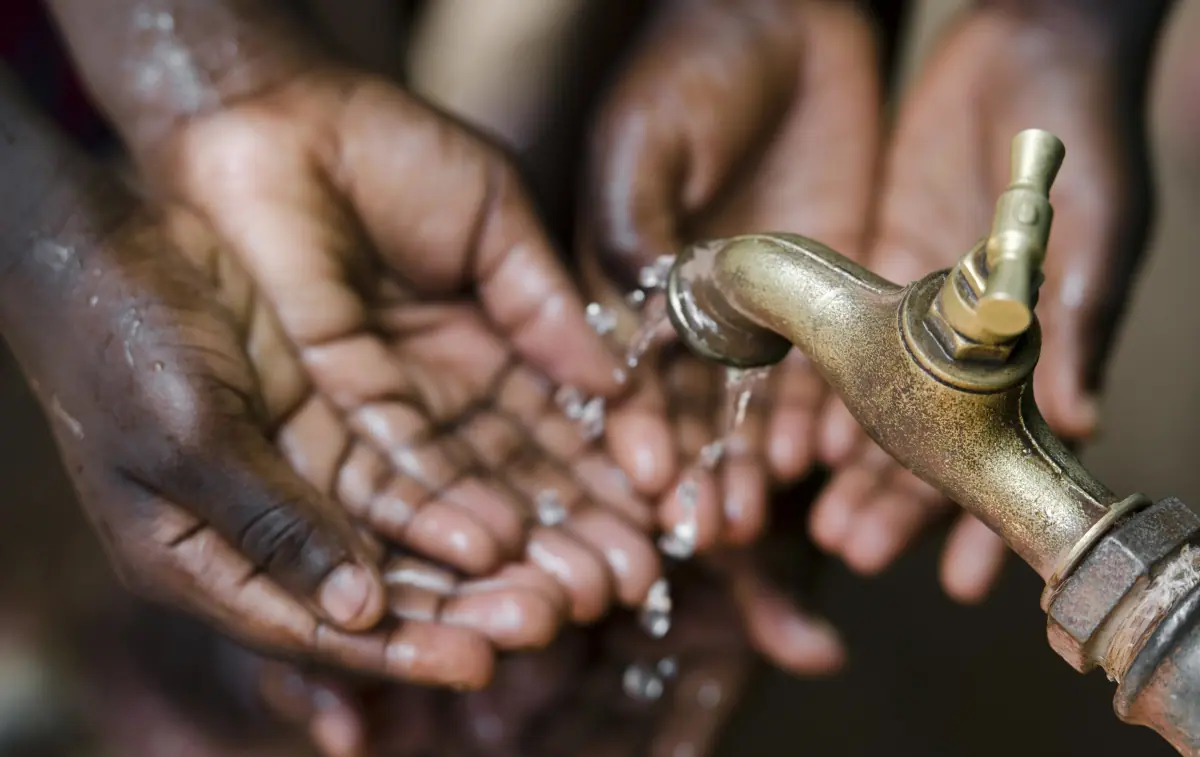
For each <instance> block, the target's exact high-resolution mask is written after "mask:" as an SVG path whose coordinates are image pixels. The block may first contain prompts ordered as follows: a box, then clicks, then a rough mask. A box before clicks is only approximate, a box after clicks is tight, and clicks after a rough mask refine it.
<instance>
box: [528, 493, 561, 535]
mask: <svg viewBox="0 0 1200 757" xmlns="http://www.w3.org/2000/svg"><path fill="white" fill-rule="evenodd" d="M533 501H534V507H535V509H536V510H537V519H538V523H541V524H542V525H543V526H546V527H548V528H549V527H553V526H557V525H558V524H560V523H562V522H563V521H564V520H566V519H567V508H566V507H565V506H563V503H562V499H561V498H560V497H559V496H558V492H557V491H555V490H554V489H543V490H542V491H540V492H538V493H537V496H536V497H534V500H533Z"/></svg>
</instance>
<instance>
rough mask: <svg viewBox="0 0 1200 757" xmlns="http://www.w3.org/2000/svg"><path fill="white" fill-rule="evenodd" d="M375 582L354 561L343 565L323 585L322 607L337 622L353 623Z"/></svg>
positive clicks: (320, 595)
mask: <svg viewBox="0 0 1200 757" xmlns="http://www.w3.org/2000/svg"><path fill="white" fill-rule="evenodd" d="M373 583H374V582H373V581H372V580H371V574H370V573H369V572H367V571H366V570H365V569H364V568H362V567H360V566H358V565H355V564H353V563H346V564H345V565H341V566H339V567H338V568H337V569H335V570H334V571H333V573H331V574H330V575H329V577H328V578H326V579H325V583H324V584H322V585H321V591H320V594H319V597H320V603H321V608H322V609H323V610H324V611H325V613H326V614H327V615H329V618H330V620H332V621H334V622H335V623H338V624H340V625H347V624H349V623H353V622H354V621H355V620H358V618H359V616H360V615H362V613H363V609H364V608H365V607H366V605H367V601H368V599H369V598H370V596H371V590H372V584H373Z"/></svg>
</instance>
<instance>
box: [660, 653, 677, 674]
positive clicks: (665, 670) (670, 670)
mask: <svg viewBox="0 0 1200 757" xmlns="http://www.w3.org/2000/svg"><path fill="white" fill-rule="evenodd" d="M656 667H657V668H658V674H659V675H660V676H662V677H663V678H674V677H675V674H676V673H678V672H679V663H678V662H676V661H675V658H674V657H664V658H662V659H661V660H659V661H658V665H657V666H656Z"/></svg>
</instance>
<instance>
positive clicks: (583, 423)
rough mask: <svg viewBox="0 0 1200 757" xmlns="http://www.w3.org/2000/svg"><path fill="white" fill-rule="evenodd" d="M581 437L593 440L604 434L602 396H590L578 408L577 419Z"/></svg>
mask: <svg viewBox="0 0 1200 757" xmlns="http://www.w3.org/2000/svg"><path fill="white" fill-rule="evenodd" d="M577 420H578V421H579V425H580V431H582V433H583V438H584V439H586V440H587V441H589V442H594V441H596V440H597V439H599V438H601V437H602V436H604V398H603V397H592V398H591V399H590V400H588V401H587V402H586V403H585V404H584V406H583V408H582V409H581V410H580V413H579V418H578V419H577Z"/></svg>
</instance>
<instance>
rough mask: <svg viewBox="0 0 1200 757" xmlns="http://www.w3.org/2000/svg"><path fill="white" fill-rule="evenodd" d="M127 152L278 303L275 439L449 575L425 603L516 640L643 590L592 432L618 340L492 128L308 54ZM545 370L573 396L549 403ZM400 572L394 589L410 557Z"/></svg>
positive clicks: (635, 597) (637, 509)
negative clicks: (141, 154) (604, 329)
mask: <svg viewBox="0 0 1200 757" xmlns="http://www.w3.org/2000/svg"><path fill="white" fill-rule="evenodd" d="M146 162H147V167H148V168H149V169H150V175H151V176H152V178H153V179H154V181H155V187H156V189H157V191H159V192H160V193H163V194H165V195H166V196H168V197H170V198H171V199H172V201H175V202H179V203H182V204H184V205H186V206H187V207H189V208H191V209H193V210H194V211H195V212H196V213H198V214H199V215H200V216H201V217H202V218H204V219H205V220H206V222H207V223H209V224H210V225H211V226H212V227H213V228H214V229H215V230H216V233H217V234H218V236H219V238H220V240H221V242H222V243H223V244H224V245H226V246H227V247H228V248H229V249H230V250H231V251H232V255H233V258H234V259H236V260H237V261H238V262H239V263H240V264H241V265H243V266H244V267H245V268H246V270H247V271H248V273H249V284H250V285H251V288H250V289H249V290H248V291H247V292H245V293H244V297H245V299H246V300H247V301H248V302H250V303H253V304H255V305H258V306H261V308H262V309H263V310H268V311H270V312H273V313H275V314H276V315H277V318H278V322H279V325H280V329H281V333H282V339H280V340H279V341H278V342H277V343H272V344H270V345H260V346H258V347H255V343H254V342H253V339H252V347H251V349H252V351H253V350H254V349H259V350H261V351H262V352H263V353H264V354H263V359H264V360H271V359H273V358H275V357H277V356H278V357H280V358H281V360H280V362H279V363H278V365H276V364H274V363H273V364H272V366H271V368H270V370H269V371H267V372H265V373H264V376H265V379H264V380H266V381H268V382H269V383H270V385H271V388H272V389H273V390H274V391H273V393H272V397H273V398H274V399H273V403H272V405H271V406H270V408H269V411H270V412H269V416H270V418H271V421H272V428H273V429H274V430H275V431H276V438H277V439H278V442H279V444H280V446H281V448H282V449H283V451H284V453H285V455H286V456H287V458H288V459H289V461H290V462H291V463H292V464H293V466H295V468H296V469H297V470H298V471H299V472H300V473H301V474H302V475H303V476H304V477H305V478H306V479H307V480H308V481H309V482H310V484H311V485H313V486H314V487H315V488H316V489H317V490H319V491H321V492H323V493H324V494H326V495H327V496H329V497H331V498H333V499H336V500H337V501H339V502H341V503H342V504H343V505H344V507H345V508H346V509H347V511H348V512H349V513H350V514H351V515H352V516H353V517H354V518H355V519H356V520H357V521H359V522H361V523H362V524H363V525H364V526H365V527H366V528H367V529H369V530H370V531H371V532H372V533H374V534H376V535H378V536H380V537H382V538H383V539H384V540H385V541H387V542H390V543H392V544H395V545H397V546H398V547H401V548H402V550H401V551H406V552H408V553H413V559H414V560H420V561H422V565H431V566H432V565H441V566H445V567H446V568H449V569H451V571H452V572H454V573H455V574H454V575H451V573H447V572H446V571H444V570H443V569H442V568H437V569H436V570H438V571H441V572H442V573H445V576H443V577H442V578H439V579H438V582H437V585H438V586H441V585H442V584H443V583H445V581H449V582H450V585H451V588H452V589H453V593H454V594H455V596H458V597H460V599H457V600H455V601H452V602H448V603H446V602H442V601H440V600H439V601H435V602H430V603H427V605H422V607H424V609H423V610H422V611H423V612H426V613H429V614H430V615H429V619H436V620H438V621H439V622H444V623H452V624H460V625H466V626H468V627H471V628H475V629H478V630H480V631H481V632H483V633H485V634H486V635H487V636H488V638H489V639H490V640H491V641H492V642H493V643H495V644H497V645H498V646H500V647H502V648H513V647H516V646H529V645H536V644H541V643H545V642H546V641H547V640H548V639H549V638H550V637H551V636H552V635H553V633H554V631H555V630H556V629H557V626H558V623H559V622H560V620H561V619H563V618H568V617H569V618H570V619H572V620H573V621H575V622H587V621H591V620H595V619H596V618H598V617H600V615H601V614H602V613H603V612H604V611H605V610H606V608H607V607H608V606H609V605H610V604H611V603H613V602H614V601H616V602H620V603H623V604H626V605H636V604H638V603H640V602H641V601H642V600H643V598H644V597H645V595H646V592H647V590H648V589H649V587H650V585H651V584H652V583H653V582H654V580H655V579H656V578H657V577H658V575H659V571H660V566H659V560H658V555H657V553H656V552H655V550H654V548H653V543H652V541H651V539H650V537H649V532H650V531H651V528H652V526H653V510H652V509H651V507H650V506H649V504H648V503H647V502H646V501H645V500H644V498H642V497H640V496H639V495H637V494H636V493H634V492H633V491H632V490H631V489H630V487H628V485H627V482H626V479H625V478H624V476H623V474H622V473H621V472H620V470H619V468H618V467H617V466H616V465H615V463H614V462H613V461H612V458H611V457H610V456H609V455H608V454H607V453H606V452H605V450H604V448H603V444H602V443H603V442H604V441H605V439H604V437H605V436H606V432H605V429H604V425H603V417H604V416H603V413H602V412H601V411H602V406H601V405H600V404H598V403H602V402H603V401H604V400H605V398H613V397H615V396H617V395H618V394H619V393H620V392H622V391H623V388H622V383H621V379H620V377H619V376H618V375H617V368H618V365H619V364H618V361H617V360H616V359H615V358H614V357H613V356H612V355H611V354H610V353H609V352H608V350H607V348H606V346H605V345H604V344H603V342H602V341H601V339H600V338H599V337H598V336H597V335H596V333H595V332H594V331H593V330H592V329H591V327H589V325H588V324H587V320H586V317H585V314H584V309H583V305H582V302H581V300H580V298H579V297H578V296H577V293H576V291H575V290H574V288H573V287H572V284H571V282H570V280H569V278H568V277H567V275H566V274H565V272H564V271H563V270H562V269H561V268H560V266H559V265H558V263H557V262H556V260H555V255H554V252H553V250H552V249H551V247H550V245H549V243H548V241H547V239H546V238H545V236H544V235H543V233H542V230H541V228H540V226H539V223H538V220H537V218H536V216H535V214H534V212H533V210H532V209H531V207H530V205H529V203H528V202H527V200H526V198H525V196H524V193H523V192H522V189H521V186H520V182H519V180H518V178H517V175H516V174H515V172H514V171H513V169H512V167H511V166H510V165H509V163H508V162H507V161H506V160H505V159H504V157H503V156H502V155H501V154H500V153H499V152H497V151H496V150H495V149H493V148H492V147H491V146H489V145H487V144H485V143H484V142H482V141H480V140H479V139H477V138H476V137H474V136H473V135H471V134H469V133H468V132H467V131H466V130H465V129H463V128H462V127H461V126H459V125H458V124H456V123H455V122H453V121H451V120H450V119H448V118H446V117H445V116H443V115H441V114H438V113H436V112H434V111H432V110H431V109H429V108H427V107H426V106H424V105H423V104H422V103H420V102H419V101H417V100H416V99H414V98H413V97H411V96H410V95H408V94H407V93H406V92H404V91H403V90H401V89H399V88H397V87H395V86H393V85H392V84H390V83H388V82H385V81H383V80H380V79H377V78H373V77H369V76H366V75H363V74H359V73H356V72H353V71H347V70H344V69H340V68H319V69H316V70H307V71H304V72H300V73H297V74H296V75H295V76H294V77H292V78H290V79H288V80H287V81H286V83H284V84H281V85H279V86H277V87H275V88H273V89H271V90H270V91H266V92H262V93H259V94H257V95H255V96H252V97H246V98H242V99H239V100H236V101H233V102H230V103H227V104H226V105H225V106H223V107H222V108H220V109H218V110H216V111H214V112H211V113H208V114H205V115H203V116H198V117H195V118H193V119H191V120H189V121H187V122H185V123H183V124H182V125H180V126H179V127H178V128H177V129H176V130H175V132H174V133H173V134H172V136H171V137H170V138H169V139H167V140H165V141H164V142H163V143H162V144H161V145H160V146H159V148H158V149H157V150H155V151H154V152H153V153H151V154H150V156H149V158H148V159H147V161H146ZM252 336H253V334H252ZM284 356H294V358H295V359H294V360H293V361H291V362H290V363H289V362H288V361H286V360H283V359H282V358H283V357H284ZM564 388H567V389H570V388H573V389H576V390H578V392H579V394H580V396H581V397H582V398H583V400H581V401H579V402H575V403H573V404H574V405H575V407H574V410H570V409H569V408H568V412H564V411H563V410H562V409H561V408H562V407H564V406H568V405H571V404H572V403H569V402H567V403H564V402H563V401H562V400H563V397H562V390H563V389H564ZM568 393H569V392H568ZM588 398H593V399H590V400H589V399H588ZM572 413H574V416H575V417H569V416H570V415H571V414H572ZM607 441H608V442H609V443H610V445H611V446H614V447H622V448H631V449H636V448H637V446H638V444H639V443H640V440H638V439H636V438H632V437H630V436H629V435H628V434H622V432H621V431H620V429H617V428H613V429H610V430H609V432H608V433H607ZM501 566H506V567H505V568H504V570H503V571H502V572H501V573H500V574H498V575H497V574H496V573H495V571H497V570H498V569H500V568H501ZM526 568H531V569H528V570H527V569H526ZM397 575H399V576H401V578H399V579H397V580H398V581H399V582H400V584H401V585H400V586H397V587H394V588H395V590H396V591H397V592H400V593H403V592H404V591H407V589H405V588H404V586H403V584H404V582H405V581H406V580H408V578H411V576H412V575H414V574H413V573H412V572H405V571H400V572H399V573H398V574H397ZM463 575H465V576H467V577H472V576H473V577H475V580H474V581H467V582H466V583H465V584H462V581H463V578H462V576H463ZM405 577H408V578H405ZM443 579H444V580H443ZM460 584H461V585H460ZM514 587H515V588H514ZM446 591H450V589H446ZM438 592H442V589H437V590H436V591H435V594H437V593H438ZM444 593H445V592H443V594H444ZM464 593H472V594H480V595H482V594H487V595H488V596H487V597H482V598H478V599H477V601H474V602H471V601H465V600H462V599H461V596H462V595H463V594H464ZM439 596H441V595H439ZM464 602H465V605H468V606H469V607H467V606H464ZM468 610H469V611H468ZM435 657H437V656H436V655H435ZM438 659H442V658H440V657H439V658H438ZM443 661H444V662H445V661H446V660H443ZM481 675H483V673H481Z"/></svg>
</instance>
